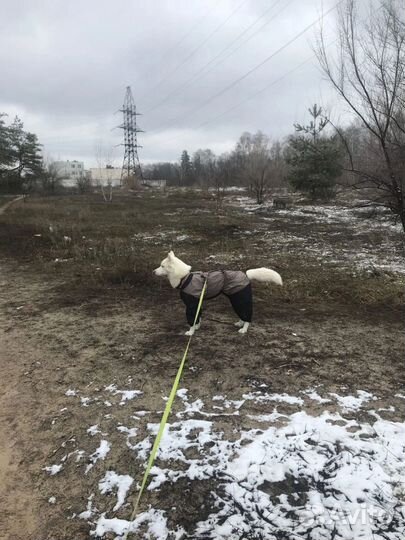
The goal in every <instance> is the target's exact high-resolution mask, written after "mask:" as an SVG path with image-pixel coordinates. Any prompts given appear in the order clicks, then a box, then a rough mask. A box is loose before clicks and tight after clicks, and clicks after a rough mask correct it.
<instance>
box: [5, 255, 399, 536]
mask: <svg viewBox="0 0 405 540" xmlns="http://www.w3.org/2000/svg"><path fill="white" fill-rule="evenodd" d="M57 279H58V278H57V277H50V276H47V278H46V279H45V278H44V276H43V275H39V274H36V273H35V272H33V271H32V269H31V268H30V267H28V266H27V267H24V266H23V265H22V264H19V265H18V264H17V263H12V262H11V261H10V262H7V263H4V262H3V263H2V264H1V266H0V296H1V299H0V351H1V352H0V370H1V374H2V377H1V379H0V538H2V539H3V538H4V539H5V540H23V539H24V540H72V539H74V540H86V539H88V538H89V531H90V530H91V527H92V526H91V525H90V524H89V523H88V522H87V521H86V520H84V519H78V515H80V513H81V512H83V511H84V510H85V509H86V507H87V505H88V501H89V498H90V497H91V496H92V495H91V494H94V497H95V501H96V505H97V507H98V508H99V509H100V511H108V512H110V511H111V508H112V506H113V504H112V503H111V502H110V501H106V500H104V499H99V497H100V494H99V488H98V485H99V481H100V480H101V478H102V477H103V476H104V474H105V472H106V471H107V470H119V471H120V470H121V471H122V472H128V473H129V474H130V475H131V476H132V477H133V478H139V477H140V474H141V471H142V468H141V463H140V462H139V460H136V459H134V456H133V453H131V451H130V450H129V448H128V447H127V445H126V444H125V442H124V443H123V441H122V439H121V437H122V434H121V432H120V431H118V430H117V423H121V424H122V425H124V426H126V425H127V424H128V421H129V418H130V417H131V414H134V412H135V411H136V410H138V409H139V410H141V411H151V413H150V415H149V416H148V417H147V419H148V420H147V421H148V422H149V421H152V422H157V421H158V420H159V414H158V413H157V412H156V413H155V411H159V410H160V409H161V407H162V396H165V395H167V392H168V388H169V384H170V381H171V380H172V379H173V377H174V375H175V371H176V369H177V366H178V361H179V355H180V353H181V351H182V350H183V347H184V343H185V339H184V313H183V308H182V306H181V304H180V302H179V301H178V298H177V297H174V301H173V305H172V308H171V310H170V312H168V313H163V314H162V310H161V307H160V306H161V302H159V299H158V294H161V291H160V290H158V289H157V291H156V297H153V298H151V297H148V298H146V299H143V298H142V297H141V296H136V293H135V292H134V291H127V292H126V294H125V297H123V298H122V301H120V299H119V298H118V297H117V298H115V299H114V298H113V299H112V300H111V296H110V297H108V296H107V295H106V296H104V297H103V296H102V295H101V294H100V295H99V296H96V297H94V298H83V299H82V301H81V302H80V304H78V303H77V302H71V301H70V300H69V298H68V295H64V296H63V298H61V297H58V296H57V293H56V292H55V285H56V282H55V281H53V280H57ZM162 290H163V289H162ZM170 293H171V291H169V294H170ZM170 298H171V297H170ZM62 300H63V301H62ZM256 307H257V312H258V317H257V318H258V321H259V322H258V323H257V324H256V325H253V328H252V332H251V333H250V334H249V335H248V336H246V337H247V339H239V338H240V336H238V335H236V333H235V332H233V331H231V330H233V329H232V328H231V327H229V326H228V325H221V324H217V323H215V322H213V321H210V320H209V319H210V318H211V317H212V318H214V319H216V318H218V319H220V320H221V319H222V320H224V321H229V320H230V318H231V317H232V315H231V314H230V313H229V306H228V303H227V302H226V301H225V299H223V300H221V299H218V301H216V302H215V303H214V304H212V307H210V308H208V306H207V318H206V320H205V321H204V326H203V331H202V333H201V336H197V337H196V339H195V341H194V342H193V348H192V352H191V355H190V365H189V367H188V369H187V370H186V374H185V377H184V381H183V385H184V386H185V387H187V388H188V390H189V393H190V395H192V396H194V397H195V398H197V397H198V398H199V399H202V400H203V401H204V402H206V403H208V402H210V400H211V399H212V396H213V395H214V394H223V395H226V396H228V397H229V398H230V399H240V396H241V395H243V394H244V393H247V392H251V391H252V390H255V389H257V388H260V387H261V386H262V385H266V387H268V388H270V389H271V391H272V392H274V393H283V392H289V393H291V394H297V393H298V392H299V391H300V390H302V389H305V388H310V387H313V386H314V385H316V384H322V385H323V386H324V389H325V392H326V391H328V392H336V391H337V392H340V391H341V387H342V386H343V385H344V386H346V387H347V388H348V391H352V392H355V391H356V390H357V389H358V388H360V389H364V390H368V391H370V392H373V393H374V392H375V393H376V394H377V395H379V396H380V397H381V399H380V401H379V404H380V406H381V407H383V406H384V407H387V406H389V405H391V404H392V403H393V397H392V396H393V395H394V394H395V393H396V392H399V391H400V390H401V388H403V387H404V386H403V385H404V379H403V367H402V366H403V349H404V343H403V328H402V326H403V325H402V323H401V320H400V319H399V318H398V320H397V319H396V316H393V315H391V316H388V314H384V313H382V314H381V316H380V315H377V314H372V316H371V315H370V316H369V317H367V314H366V313H365V314H364V316H360V315H354V314H352V316H347V317H346V316H345V317H343V316H339V315H338V314H336V313H329V314H325V316H321V315H320V314H318V315H317V319H311V317H310V316H309V315H308V314H307V312H306V311H300V310H298V311H297V310H296V309H290V307H289V306H287V307H284V308H281V307H280V306H279V308H278V312H276V309H277V308H276V307H274V311H273V313H272V314H271V316H268V317H261V310H262V304H261V303H260V302H257V306H256ZM158 322H159V325H158V324H157V323H158ZM151 328H152V329H153V330H154V331H153V332H152V331H151ZM110 385H117V388H119V389H125V390H131V389H140V390H142V391H143V397H142V398H140V399H139V400H138V401H136V402H134V403H132V402H128V404H127V405H122V404H120V395H119V394H118V397H117V396H114V395H112V394H111V393H109V392H107V388H108V387H109V386H110ZM401 385H402V387H401ZM73 390H74V391H77V395H76V394H75V397H71V396H72V394H69V393H68V391H70V392H72V391H73ZM401 391H402V390H401ZM106 399H108V403H107V401H106ZM114 399H115V403H113V404H111V403H109V402H110V401H114ZM86 400H89V403H90V406H88V405H87V401H86ZM396 400H397V401H398V403H395V406H396V412H389V411H388V412H387V413H386V415H387V418H389V419H392V420H396V419H397V418H398V415H399V418H402V417H403V414H402V412H401V411H403V409H401V403H400V402H401V400H400V399H399V398H396ZM249 406H250V407H251V405H249ZM373 406H374V405H373ZM255 407H256V408H255ZM286 407H288V406H287V405H286ZM314 407H315V408H316V407H321V408H322V406H319V404H315V405H314ZM253 409H254V410H253ZM253 409H248V412H249V413H251V412H255V413H256V414H259V413H263V412H268V411H265V410H263V407H260V406H258V405H255V406H254V407H253ZM279 410H280V411H281V412H283V408H282V406H281V405H280V407H279ZM307 410H309V409H308V408H307ZM319 410H320V409H317V411H318V413H319ZM315 412H316V411H315ZM111 413H112V414H111ZM237 419H238V420H237V422H236V423H235V424H234V423H233V422H230V421H229V419H228V418H227V419H226V420H224V421H221V422H222V423H221V424H220V428H221V431H223V432H227V434H228V435H229V434H230V432H231V431H232V432H233V430H234V428H235V429H236V428H240V427H243V428H244V429H250V428H251V427H252V425H251V421H250V420H249V417H248V416H247V415H245V416H244V420H240V419H239V417H237ZM101 423H102V430H103V434H104V433H105V434H106V436H107V437H108V441H109V442H110V443H111V445H112V450H111V452H110V453H109V454H108V456H107V458H106V459H105V461H100V462H99V463H97V464H96V465H95V466H94V468H92V469H91V471H90V472H89V474H84V470H85V468H86V463H89V459H90V458H91V456H92V455H94V451H95V449H96V447H97V445H98V442H96V440H95V438H94V437H92V436H89V434H88V428H89V427H90V426H95V425H98V424H100V425H101ZM145 426H146V424H145ZM145 426H143V427H141V428H139V434H138V435H139V437H141V438H142V437H143V436H145V435H146V431H145V430H146V427H145ZM228 432H229V433H228ZM103 436H104V435H103ZM80 452H83V458H80ZM69 456H70V457H69ZM76 458H79V460H76ZM64 459H66V461H64ZM57 464H63V470H62V471H61V473H60V474H56V475H54V476H52V475H50V474H49V473H47V472H46V471H44V468H45V467H47V466H54V465H57ZM182 486H183V484H182V483H181V482H179V483H178V484H175V485H174V487H173V488H172V489H171V497H172V499H171V498H170V497H167V496H165V493H164V491H162V493H161V494H159V492H156V493H152V494H149V493H148V494H147V496H146V498H145V504H149V503H154V504H155V503H156V505H158V504H163V506H164V507H165V508H166V506H167V505H169V506H174V505H175V501H176V500H182V499H181V497H182V496H183V495H184V494H183V488H182ZM183 487H184V486H183ZM206 489H208V491H209V489H210V487H209V485H207V488H206ZM204 493H205V492H204ZM159 497H160V498H159ZM176 498H177V499H176ZM50 499H52V501H50ZM53 501H54V504H53ZM197 506H198V505H197ZM197 506H196V507H190V508H188V507H187V511H185V512H183V513H179V515H176V516H175V519H176V520H177V522H178V523H183V521H184V520H185V519H186V518H187V520H189V523H188V521H187V523H188V525H187V527H190V529H191V528H192V527H193V524H195V523H196V522H197V521H198V520H199V519H200V517H201V516H200V509H199V507H197ZM128 515H129V509H128V507H126V508H123V509H122V514H119V516H120V517H125V518H127V517H128ZM185 516H186V517H185Z"/></svg>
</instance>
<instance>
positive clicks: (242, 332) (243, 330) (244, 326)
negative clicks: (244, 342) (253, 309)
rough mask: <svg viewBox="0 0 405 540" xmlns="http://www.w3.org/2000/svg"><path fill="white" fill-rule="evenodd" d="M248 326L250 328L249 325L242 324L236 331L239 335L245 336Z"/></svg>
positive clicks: (246, 323)
mask: <svg viewBox="0 0 405 540" xmlns="http://www.w3.org/2000/svg"><path fill="white" fill-rule="evenodd" d="M249 326H250V323H248V322H244V323H243V326H242V328H241V329H240V330H238V332H239V334H246V332H247V331H248V328H249Z"/></svg>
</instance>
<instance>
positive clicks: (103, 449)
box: [85, 439, 111, 474]
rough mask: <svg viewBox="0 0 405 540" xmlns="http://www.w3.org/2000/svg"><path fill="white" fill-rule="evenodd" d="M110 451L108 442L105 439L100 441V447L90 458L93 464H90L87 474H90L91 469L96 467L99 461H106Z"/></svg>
mask: <svg viewBox="0 0 405 540" xmlns="http://www.w3.org/2000/svg"><path fill="white" fill-rule="evenodd" d="M110 449H111V445H110V443H109V442H108V441H106V440H104V439H103V440H101V441H100V446H99V447H98V448H97V450H96V451H95V452H93V454H91V455H90V456H89V459H90V462H91V463H89V464H88V465H87V467H86V471H85V472H86V474H87V473H88V472H89V470H90V469H92V468H93V467H94V465H95V463H97V461H98V460H99V459H105V457H106V455H107V454H108V452H109V451H110Z"/></svg>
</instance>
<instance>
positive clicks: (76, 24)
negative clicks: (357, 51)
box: [0, 0, 336, 166]
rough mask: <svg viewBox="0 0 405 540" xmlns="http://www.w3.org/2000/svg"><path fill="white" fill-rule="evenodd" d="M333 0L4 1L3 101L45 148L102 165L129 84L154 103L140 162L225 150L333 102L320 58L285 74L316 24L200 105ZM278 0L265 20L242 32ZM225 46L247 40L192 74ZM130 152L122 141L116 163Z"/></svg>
mask: <svg viewBox="0 0 405 540" xmlns="http://www.w3.org/2000/svg"><path fill="white" fill-rule="evenodd" d="M335 3H336V0H334V1H333V0H323V3H322V5H321V0H278V1H277V0H246V1H245V2H242V1H241V0H220V1H213V0H209V1H207V0H192V1H190V0H171V1H169V0H166V1H164V0H144V1H141V0H135V1H129V0H118V1H114V2H112V1H107V0H101V1H100V0H87V1H86V2H79V1H78V0H71V1H70V2H62V1H60V0H57V1H51V0H48V1H45V2H44V1H39V0H37V1H29V0H26V1H23V0H17V1H16V0H13V1H11V0H3V1H2V4H1V17H0V68H1V71H0V73H1V78H2V85H1V94H0V111H5V112H7V113H9V114H10V115H13V114H15V113H19V114H20V115H21V117H22V118H23V120H24V121H25V125H26V128H27V129H29V130H31V131H34V132H36V133H37V134H38V136H39V138H40V140H41V142H43V143H44V145H45V152H46V153H48V154H51V155H52V156H53V157H58V158H62V159H63V158H66V159H83V160H84V161H85V162H86V165H87V166H90V165H92V164H93V163H94V161H95V146H96V145H97V144H99V142H100V141H102V144H103V145H104V146H107V147H109V146H111V147H112V146H114V145H116V144H119V142H120V137H121V133H120V131H119V130H114V131H112V128H113V127H114V126H115V125H118V124H119V123H120V121H121V118H120V115H119V114H118V115H114V112H115V111H117V109H119V107H120V105H121V103H122V101H123V98H124V93H125V87H126V86H127V85H131V87H132V90H133V94H134V97H135V101H136V104H137V107H138V110H140V111H141V112H143V113H144V115H143V116H141V117H140V118H139V124H140V126H141V127H142V128H143V129H145V131H146V133H145V134H141V135H140V137H139V138H140V143H141V144H142V145H143V146H144V148H143V149H142V150H141V151H140V157H141V160H144V161H147V162H149V161H153V160H166V159H169V160H174V159H177V158H178V156H179V155H180V152H181V151H182V149H183V148H187V149H189V150H190V151H191V152H192V151H194V150H196V149H197V148H200V147H203V148H205V147H210V148H212V149H213V150H214V151H216V152H218V153H219V152H223V151H226V150H229V149H230V148H231V147H232V146H233V145H234V143H235V141H236V140H237V138H238V137H239V135H240V134H241V133H242V132H243V131H256V130H257V129H261V130H263V131H264V132H266V133H268V134H269V135H270V136H272V137H274V138H276V137H283V136H285V135H286V134H287V133H288V132H291V130H292V125H293V122H294V121H296V120H298V119H299V120H303V119H304V118H305V112H306V108H307V107H308V106H309V105H310V104H312V103H313V102H314V101H317V102H324V103H326V104H328V105H332V104H334V101H335V100H334V96H333V94H332V92H331V90H330V88H329V87H328V85H327V84H326V83H325V82H322V76H321V74H320V71H319V69H318V67H317V62H316V60H315V59H313V58H312V59H311V60H309V61H308V62H307V63H305V64H304V65H302V67H300V68H299V69H296V70H295V71H293V72H292V73H290V74H289V75H286V74H287V73H288V72H290V71H292V70H294V69H295V68H296V67H297V66H299V65H300V64H301V63H303V62H304V61H305V60H307V59H309V58H310V57H311V56H312V54H313V52H312V49H311V40H312V41H313V38H314V32H315V29H311V30H310V31H308V32H307V33H306V34H305V35H304V36H302V37H300V38H299V39H298V40H297V41H295V42H294V43H292V44H291V45H290V46H288V47H287V48H286V49H285V50H283V51H281V52H280V53H279V54H277V55H276V56H275V57H274V58H273V59H271V60H270V61H269V62H267V63H266V64H265V65H263V66H262V67H261V68H260V69H258V70H257V71H255V72H254V73H252V74H251V75H250V76H249V77H247V78H246V79H244V80H242V81H241V82H240V83H239V84H237V85H235V86H234V87H233V88H230V89H229V91H227V92H225V93H224V94H223V95H220V96H218V97H217V98H216V99H213V100H212V101H210V102H209V103H207V105H206V106H203V107H202V104H203V103H204V102H205V101H206V100H207V99H208V98H210V97H211V96H213V95H215V94H217V93H218V92H220V91H221V90H222V89H223V88H225V87H227V86H228V85H229V84H230V83H232V82H233V81H234V80H236V79H237V78H238V77H240V76H241V75H243V74H244V73H246V72H247V71H249V70H250V69H251V68H252V67H254V66H255V65H257V64H259V63H260V62H261V61H263V60H264V59H265V58H266V57H268V56H269V55H271V54H272V53H274V52H275V51H277V49H279V48H280V47H281V46H282V45H284V44H285V43H287V42H288V41H289V40H291V39H292V38H293V37H294V36H295V35H296V34H298V33H299V32H300V31H301V30H302V29H304V28H305V27H306V26H307V25H309V24H310V23H312V22H313V21H314V20H315V19H316V18H317V17H318V16H319V15H320V13H321V10H322V9H323V11H324V12H326V11H327V10H328V9H330V8H331V7H332V6H333V5H334V4H335ZM272 5H273V6H274V8H273V9H270V10H269V11H268V13H267V15H265V16H263V17H262V19H260V21H259V22H258V23H257V25H255V26H254V27H252V28H251V30H249V31H248V32H246V33H245V34H244V36H242V38H241V40H240V41H235V39H236V37H237V36H238V34H240V33H241V32H243V31H244V30H245V29H247V28H248V26H249V25H251V24H253V23H254V21H255V20H256V19H257V18H258V17H260V16H261V15H262V14H263V13H264V12H265V11H266V10H268V9H269V7H270V6H272ZM238 7H239V9H238ZM233 11H235V13H234V14H233V15H232V16H231V17H230V15H231V14H232V12H233ZM227 18H229V20H228V21H227V22H226V23H224V21H225V20H226V19H227ZM272 18H273V20H271V19H272ZM335 19H336V13H335V12H333V13H332V14H330V15H328V16H327V17H326V19H325V25H326V27H327V29H328V32H329V34H330V35H331V37H332V36H333V28H334V21H335ZM266 23H267V24H266ZM264 25H265V26H264ZM219 26H220V28H218V27H219ZM262 26H264V27H263V28H262V29H261V30H260V31H258V30H259V29H260V28H261V27H262ZM255 32H256V34H255V35H254V36H253V37H251V39H249V38H250V36H252V35H253V34H254V33H255ZM210 34H212V36H211V37H210V38H209V39H207V38H208V37H209V36H210ZM243 40H246V42H245V43H243V44H242V45H241V46H240V44H241V42H242V41H243ZM204 41H205V43H204V44H203V45H202V46H200V45H201V43H202V42H204ZM233 41H235V43H234V44H233V45H232V46H230V44H231V43H232V42H233ZM198 47H200V48H198ZM226 47H229V48H228V49H227V50H226V51H225V52H224V53H223V56H221V57H220V58H219V59H218V60H217V61H216V62H219V61H220V60H222V57H225V56H226V55H229V53H231V52H232V51H233V50H234V49H236V48H237V47H239V48H238V50H237V51H236V52H234V54H231V55H229V57H228V58H225V59H224V60H223V61H221V62H220V63H218V65H216V62H213V63H212V64H211V65H210V66H209V67H207V69H206V70H205V71H204V72H203V74H202V75H201V76H199V77H198V78H196V79H195V80H194V81H193V82H191V83H188V81H189V79H190V78H192V77H193V76H195V74H196V73H197V72H198V71H199V70H201V69H202V68H203V67H204V66H205V65H206V64H207V63H208V62H210V61H211V60H212V59H213V58H215V57H216V56H217V55H218V54H219V53H220V52H221V51H222V50H223V49H225V48H226ZM196 48H198V50H197V51H195V49H196ZM194 51H195V52H194ZM192 53H193V54H192ZM191 54H192V56H191V57H190V58H189V59H188V60H187V57H188V56H190V55H191ZM186 60H187V61H186ZM180 64H183V65H180ZM209 68H211V69H209ZM162 80H163V82H161V81H162ZM266 85H270V87H269V88H268V89H267V90H266V91H264V92H262V93H260V94H258V95H257V96H255V97H254V98H252V99H251V100H249V101H247V98H248V97H249V96H251V95H253V94H254V93H256V92H258V91H259V90H260V89H262V88H264V87H265V86H266ZM166 98H167V99H166ZM161 102H162V103H161ZM160 103H161V104H160ZM239 103H240V105H238V104H239ZM236 105H238V106H237V107H236V108H235V109H234V110H233V111H230V112H229V113H227V114H223V113H224V112H225V111H227V110H228V109H230V108H231V107H234V106H236ZM201 124H206V125H203V126H201ZM199 126H201V127H199ZM121 152H122V149H120V148H115V149H114V156H115V158H116V162H117V164H119V162H120V159H121Z"/></svg>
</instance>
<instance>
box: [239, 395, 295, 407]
mask: <svg viewBox="0 0 405 540" xmlns="http://www.w3.org/2000/svg"><path fill="white" fill-rule="evenodd" d="M243 398H244V399H246V400H253V401H255V402H256V403H265V402H267V401H279V402H284V403H289V404H291V405H303V404H304V400H303V399H301V398H300V397H296V396H290V395H289V394H285V393H284V394H267V393H262V392H250V393H249V394H243Z"/></svg>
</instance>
